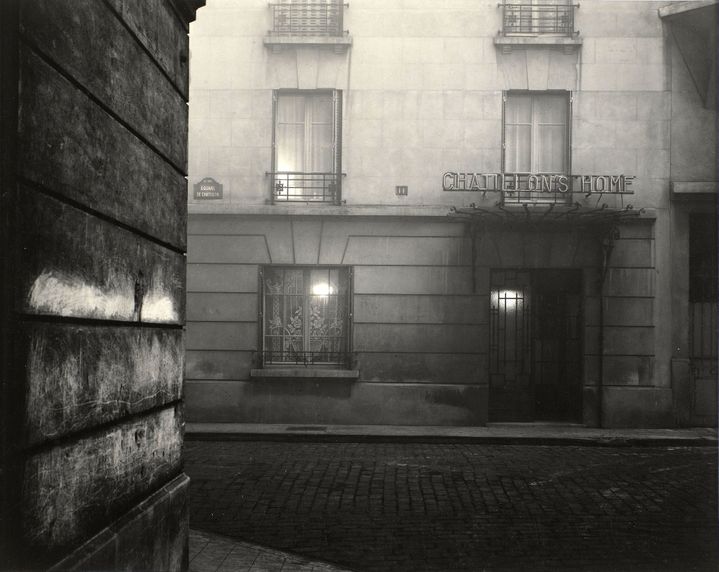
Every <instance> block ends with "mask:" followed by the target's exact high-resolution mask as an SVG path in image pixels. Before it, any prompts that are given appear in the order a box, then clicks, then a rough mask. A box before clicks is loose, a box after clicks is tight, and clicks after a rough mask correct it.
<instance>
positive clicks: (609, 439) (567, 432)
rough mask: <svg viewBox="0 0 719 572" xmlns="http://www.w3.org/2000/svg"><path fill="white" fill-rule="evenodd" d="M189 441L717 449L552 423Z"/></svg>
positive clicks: (261, 428)
mask: <svg viewBox="0 0 719 572" xmlns="http://www.w3.org/2000/svg"><path fill="white" fill-rule="evenodd" d="M185 438H186V439H188V440H244V441H252V440H260V441H295V440H299V441H329V442H355V441H356V442H414V443H455V442H473V443H486V444H495V445H496V444H510V445H582V446H605V447H606V446H609V447H622V446H631V447H642V446H645V447H650V446H677V447H680V446H684V447H687V446H694V447H701V446H709V447H716V446H717V430H716V429H713V428H703V427H698V428H690V429H597V428H591V427H583V426H581V425H557V424H549V423H490V424H488V425H487V426H485V427H418V426H403V425H279V424H274V425H273V424H249V423H188V424H187V425H186V428H185Z"/></svg>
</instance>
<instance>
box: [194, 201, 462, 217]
mask: <svg viewBox="0 0 719 572" xmlns="http://www.w3.org/2000/svg"><path fill="white" fill-rule="evenodd" d="M449 212H450V205H447V206H440V205H416V206H400V205H331V204H305V203H296V204H287V205H247V204H242V203H229V204H227V203H225V204H211V205H208V204H198V203H190V204H189V205H188V214H190V215H198V214H233V215H275V216H287V215H303V216H385V217H386V216H422V217H435V218H442V219H446V218H447V215H448V214H449Z"/></svg>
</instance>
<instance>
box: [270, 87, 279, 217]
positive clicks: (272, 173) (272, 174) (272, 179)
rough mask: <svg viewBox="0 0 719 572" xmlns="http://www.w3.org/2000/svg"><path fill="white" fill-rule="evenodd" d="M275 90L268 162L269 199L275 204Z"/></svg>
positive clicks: (274, 92)
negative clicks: (270, 155)
mask: <svg viewBox="0 0 719 572" xmlns="http://www.w3.org/2000/svg"><path fill="white" fill-rule="evenodd" d="M278 99H279V98H278V94H277V91H273V92H272V159H271V162H270V200H271V201H272V204H275V171H276V170H277V100H278Z"/></svg>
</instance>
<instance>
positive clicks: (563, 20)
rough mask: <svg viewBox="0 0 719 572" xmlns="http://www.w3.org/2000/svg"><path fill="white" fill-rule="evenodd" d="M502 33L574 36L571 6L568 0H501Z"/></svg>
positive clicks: (572, 9)
mask: <svg viewBox="0 0 719 572" xmlns="http://www.w3.org/2000/svg"><path fill="white" fill-rule="evenodd" d="M501 6H502V10H503V18H502V33H503V34H504V35H505V36H521V35H532V36H536V35H554V36H573V35H575V31H574V9H575V8H576V7H578V4H576V5H575V4H571V3H570V2H568V1H567V0H534V1H533V0H504V1H503V3H502V4H501Z"/></svg>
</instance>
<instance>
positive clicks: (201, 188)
mask: <svg viewBox="0 0 719 572" xmlns="http://www.w3.org/2000/svg"><path fill="white" fill-rule="evenodd" d="M194 188H195V200H196V201H205V200H211V199H221V198H222V185H221V184H220V183H218V182H217V181H215V179H213V178H212V177H205V178H204V179H202V180H201V181H200V182H199V183H195V185H194Z"/></svg>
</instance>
